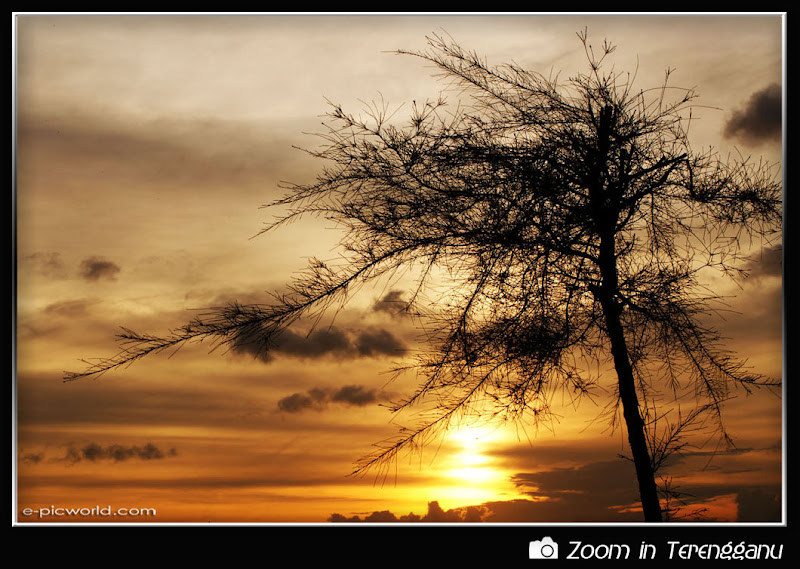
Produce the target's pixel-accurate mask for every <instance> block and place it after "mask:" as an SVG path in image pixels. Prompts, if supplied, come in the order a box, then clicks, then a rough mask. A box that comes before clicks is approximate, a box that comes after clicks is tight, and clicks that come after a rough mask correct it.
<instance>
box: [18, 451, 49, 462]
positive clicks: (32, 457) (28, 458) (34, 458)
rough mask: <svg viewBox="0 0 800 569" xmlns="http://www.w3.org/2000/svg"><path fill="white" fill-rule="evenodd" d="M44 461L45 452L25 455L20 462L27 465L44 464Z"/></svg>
mask: <svg viewBox="0 0 800 569" xmlns="http://www.w3.org/2000/svg"><path fill="white" fill-rule="evenodd" d="M42 459H44V453H43V452H38V453H32V452H31V453H27V454H23V455H22V456H21V457H20V460H22V462H24V463H26V464H39V463H40V462H42Z"/></svg>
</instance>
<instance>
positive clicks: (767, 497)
mask: <svg viewBox="0 0 800 569" xmlns="http://www.w3.org/2000/svg"><path fill="white" fill-rule="evenodd" d="M777 490H778V489H776V488H768V487H767V488H745V489H743V490H740V491H739V493H738V494H737V495H736V505H737V521H740V522H776V521H780V520H781V495H780V492H778V491H777Z"/></svg>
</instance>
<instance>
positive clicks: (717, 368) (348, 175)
mask: <svg viewBox="0 0 800 569" xmlns="http://www.w3.org/2000/svg"><path fill="white" fill-rule="evenodd" d="M578 36H579V39H580V40H581V42H582V44H583V47H584V50H585V53H586V57H587V61H588V64H589V71H588V72H587V73H583V74H578V75H576V76H574V77H572V78H570V79H568V80H566V81H563V82H561V81H560V80H559V79H558V78H554V77H546V76H544V75H541V74H539V73H536V72H531V71H526V70H524V69H522V68H520V67H518V66H517V65H514V64H510V65H501V66H496V67H493V66H489V65H488V64H487V63H486V62H485V61H484V60H482V59H481V58H480V57H478V55H477V54H475V53H474V52H469V51H465V50H464V49H462V48H461V47H459V45H458V44H456V43H455V42H453V41H452V40H450V39H449V38H445V37H442V36H433V37H430V38H428V44H429V48H428V50H427V51H424V52H405V51H401V52H398V53H401V54H406V55H412V56H415V57H419V58H422V59H423V60H425V61H426V62H428V63H432V64H433V65H435V66H436V68H437V69H438V72H440V73H441V75H442V76H443V77H444V78H445V79H447V80H449V81H450V82H451V87H453V88H457V89H458V90H459V91H460V95H461V96H460V99H461V101H460V102H459V104H458V105H457V106H455V107H454V108H451V107H450V106H448V105H447V103H446V101H445V99H444V98H443V97H440V98H439V99H437V100H434V101H428V102H425V103H424V104H418V103H416V102H414V103H413V104H412V105H411V107H410V116H409V117H408V122H407V123H406V124H405V125H404V126H403V127H398V126H393V125H392V124H391V120H392V114H391V113H390V112H389V110H388V108H387V106H386V105H383V104H380V105H379V104H373V105H372V106H370V107H368V108H367V114H366V116H365V117H364V118H362V117H359V116H354V115H351V114H347V113H345V111H344V110H342V109H341V107H339V106H337V105H332V109H331V111H330V113H329V118H330V120H331V124H330V125H328V127H327V128H328V130H327V132H324V133H322V134H320V135H319V136H321V138H322V142H323V143H322V145H321V147H320V148H319V149H318V150H314V151H309V152H310V154H311V155H313V156H315V157H318V158H321V159H323V160H325V161H327V162H328V163H329V165H328V166H327V167H325V168H324V169H323V170H322V172H321V173H320V174H319V175H318V177H317V179H316V181H314V182H313V183H310V184H306V185H294V184H293V185H289V186H287V187H286V188H285V189H287V190H288V193H287V194H286V196H285V197H284V198H283V199H280V200H278V201H276V202H275V203H274V204H273V206H283V207H284V208H285V210H284V214H282V216H281V217H280V218H279V219H278V221H277V222H276V223H274V224H272V225H269V226H267V227H266V228H265V229H264V231H269V230H271V229H273V228H275V227H277V226H280V225H282V224H284V223H287V222H290V221H292V220H294V219H296V218H299V217H301V216H308V215H317V216H323V217H324V218H326V219H328V220H331V221H332V222H334V223H335V224H336V225H337V226H339V227H341V228H343V229H344V232H343V238H342V240H341V242H340V246H341V251H342V256H341V259H340V262H338V263H336V264H330V263H325V262H322V261H318V260H314V261H312V262H311V264H310V265H309V267H308V269H307V271H306V272H304V273H302V274H301V275H300V276H299V277H298V278H297V279H296V280H295V281H294V282H293V283H291V285H290V286H289V289H288V292H284V293H280V294H279V293H276V294H275V295H274V298H273V300H272V302H270V303H266V304H258V305H241V304H237V303H234V304H231V305H229V306H225V307H221V308H215V309H210V310H209V311H208V312H207V313H204V314H202V315H200V316H198V317H196V318H194V319H193V320H191V321H190V322H189V323H187V324H186V325H184V326H183V327H181V328H179V329H176V330H174V331H172V332H170V333H169V334H168V335H166V336H163V337H159V336H151V335H148V334H140V333H136V332H133V331H130V330H125V331H124V333H123V334H122V335H121V336H120V339H121V342H122V344H121V345H122V350H121V351H120V353H118V354H117V355H116V356H114V357H112V358H109V359H102V360H98V361H96V362H95V363H92V364H90V365H89V367H88V368H87V369H86V370H84V371H82V372H78V373H68V374H67V375H66V376H65V379H67V380H72V379H77V378H79V377H84V376H88V375H93V374H99V373H103V372H106V371H108V370H110V369H113V368H116V367H119V366H122V365H126V364H129V363H131V362H133V361H135V360H137V359H139V358H141V357H143V356H145V355H147V354H151V353H154V352H159V351H162V350H165V349H169V348H175V347H179V346H180V345H182V344H184V343H186V342H188V341H192V340H203V339H210V340H211V341H212V342H213V343H214V345H215V346H218V345H227V346H229V347H234V348H236V347H241V346H243V345H245V344H251V343H254V344H255V345H256V347H258V348H259V349H263V350H269V349H270V347H271V346H272V345H274V342H275V341H276V339H277V338H278V337H279V336H280V334H281V332H282V331H283V330H285V329H286V327H287V326H289V325H291V324H292V323H293V322H295V321H297V320H298V319H299V318H301V317H306V316H309V315H312V316H313V315H319V314H321V313H323V312H324V311H325V310H327V309H329V308H330V307H331V306H333V305H335V304H337V303H340V302H344V301H345V300H347V299H348V298H349V297H350V296H351V295H352V294H353V293H354V292H355V291H356V290H357V289H358V287H359V286H360V285H362V284H364V283H366V282H369V281H372V280H374V279H377V278H379V277H382V276H383V275H388V274H392V273H394V272H395V271H397V270H398V269H401V268H408V267H418V268H419V275H420V276H419V280H418V289H417V290H416V292H415V293H414V294H413V295H412V298H411V300H410V301H409V303H408V307H409V309H412V308H414V307H420V304H421V301H420V298H421V296H420V293H421V292H423V291H426V290H429V289H428V287H429V285H430V284H431V283H432V282H433V281H434V280H436V282H440V280H439V279H442V278H446V279H449V280H448V281H447V282H448V284H449V286H447V287H443V288H442V290H444V292H442V293H440V294H439V296H438V298H437V300H436V301H435V303H434V306H432V307H431V308H430V310H429V311H428V312H427V313H426V315H425V318H426V320H425V323H426V330H427V331H428V335H429V337H428V339H429V344H430V348H431V350H430V351H429V352H426V353H424V354H421V355H420V357H419V360H418V361H417V362H416V364H415V365H414V366H413V367H414V368H415V369H417V370H419V371H420V372H421V377H422V381H421V383H420V385H419V386H418V388H417V389H416V391H415V392H414V393H413V394H412V395H411V396H410V397H408V398H407V399H405V400H403V401H401V402H399V403H398V404H397V405H396V406H395V407H394V408H393V409H394V410H395V411H399V410H401V409H405V408H408V407H410V406H412V405H415V404H417V403H419V402H421V401H422V400H423V398H425V399H426V400H427V399H428V398H430V397H435V401H436V408H435V410H434V411H433V414H432V415H431V416H425V420H424V421H423V422H421V423H420V424H419V425H417V426H415V427H413V428H404V429H402V431H401V433H400V434H399V436H398V437H397V438H396V439H392V440H390V441H387V442H386V443H385V444H384V445H383V446H380V447H379V451H378V452H377V453H375V454H374V455H371V456H369V457H367V458H365V459H364V460H363V461H362V462H361V463H360V464H359V466H358V470H357V471H362V470H363V469H367V468H370V467H373V466H377V465H381V464H384V463H385V462H386V461H389V460H391V459H393V458H394V457H395V456H396V454H397V453H398V452H399V451H400V450H401V449H403V448H405V447H408V446H414V445H416V444H422V443H423V442H424V441H425V440H426V437H427V436H428V435H430V434H431V433H434V432H436V431H437V429H441V428H443V427H446V426H447V425H448V424H450V423H451V422H452V421H455V420H458V419H459V418H462V417H464V416H465V415H467V414H469V413H471V412H477V411H478V410H479V411H480V412H481V413H489V414H491V415H493V416H496V417H497V418H500V419H509V418H513V419H522V418H529V419H530V420H531V421H534V422H536V421H540V420H542V419H544V418H545V417H547V416H548V413H549V411H550V402H551V399H552V396H553V394H554V393H555V392H556V391H558V390H565V391H566V392H568V393H571V394H574V396H575V397H576V398H578V400H579V399H580V398H581V397H582V396H583V395H590V394H591V393H592V391H593V388H594V387H595V385H596V384H597V382H598V377H597V375H598V374H590V373H588V372H587V371H586V367H587V366H586V365H585V362H589V361H610V363H611V364H613V369H614V370H615V371H616V377H617V381H616V394H615V395H616V397H614V398H613V401H612V405H611V409H612V411H613V412H616V409H617V408H618V406H621V412H622V416H623V417H624V423H625V427H626V430H627V434H628V441H629V443H630V449H631V453H632V461H633V463H634V464H635V469H636V474H637V478H638V484H639V493H640V497H641V503H642V508H643V512H644V518H645V520H646V521H649V522H650V521H652V522H655V521H661V520H662V506H661V504H660V500H659V493H658V488H657V484H656V481H655V471H656V470H657V468H658V466H659V465H660V464H661V462H662V461H663V459H664V457H665V456H667V455H668V453H669V452H672V451H671V450H670V449H668V448H667V446H668V444H669V442H670V440H671V439H672V438H673V437H674V436H675V429H677V430H678V432H680V425H678V426H674V425H673V426H671V427H670V428H669V429H667V433H666V434H665V435H664V436H663V437H662V438H659V435H658V434H657V433H656V431H655V426H654V425H655V423H656V419H658V417H656V416H655V415H654V409H653V407H652V405H651V403H650V401H654V400H655V398H656V397H658V396H659V394H661V393H662V392H663V393H664V394H665V395H666V396H668V397H670V398H675V399H677V398H678V397H679V395H680V394H681V393H683V392H685V391H686V390H691V391H692V392H693V393H694V395H695V396H696V397H697V398H698V400H699V401H700V406H699V407H698V408H699V409H701V410H702V411H709V412H710V413H711V414H712V415H713V416H714V417H715V418H716V419H720V418H721V405H722V402H723V401H724V400H725V399H726V397H727V396H728V393H729V390H730V389H731V388H732V387H733V386H744V388H746V389H748V390H749V389H751V388H752V387H755V386H759V385H764V384H770V383H771V382H770V381H769V380H767V379H766V378H763V377H761V376H760V375H758V374H755V373H751V372H750V371H748V370H747V369H746V368H745V367H744V365H743V363H742V362H741V361H739V360H738V359H737V358H736V357H735V355H734V354H732V353H729V352H727V351H725V350H723V349H722V348H721V347H720V340H721V337H720V336H719V334H718V333H717V332H716V331H715V330H714V329H712V328H709V327H707V326H706V325H705V324H704V322H706V320H707V318H706V317H707V316H708V315H709V313H710V312H712V311H713V305H712V304H711V302H712V301H713V300H715V298H716V297H714V296H713V295H711V294H710V293H707V292H706V291H705V290H704V289H703V287H702V281H701V275H702V274H703V273H704V272H705V271H706V270H708V269H719V270H721V271H722V272H723V273H725V274H728V275H730V276H734V277H735V276H736V275H737V274H738V271H739V268H738V266H737V262H738V261H740V259H741V252H742V251H743V248H744V247H745V246H746V245H747V241H746V239H751V240H756V241H755V242H756V243H758V240H759V239H760V240H761V243H763V242H764V240H766V239H769V238H770V236H771V235H774V236H778V235H779V231H780V221H781V189H782V188H781V185H780V183H779V181H778V180H777V178H776V175H775V169H774V168H773V167H771V166H770V165H769V164H765V163H762V162H758V163H754V162H752V161H750V160H748V159H732V160H731V159H729V160H721V159H720V158H719V156H718V155H717V154H716V153H715V152H713V151H712V150H710V149H709V150H706V151H703V152H695V151H694V150H692V148H691V147H690V144H689V140H688V131H689V127H690V124H691V116H692V112H691V106H692V104H693V101H694V99H695V93H694V92H693V91H692V90H687V89H676V88H673V87H671V86H670V85H669V71H667V74H666V77H665V80H664V83H663V84H661V85H659V86H658V87H656V88H654V89H646V90H641V89H637V88H636V87H635V86H634V82H635V81H634V79H635V77H633V76H631V75H630V74H623V73H618V72H613V71H606V70H605V67H604V65H603V63H604V61H605V59H606V58H607V56H608V55H609V54H610V53H611V52H612V51H613V50H614V46H612V45H611V44H609V43H607V42H604V43H603V46H602V48H601V50H600V51H599V53H595V51H594V49H593V48H592V46H591V45H590V44H589V42H588V39H587V35H586V32H585V31H584V32H581V33H579V34H578ZM251 347H252V346H251ZM691 416H692V421H695V420H696V418H697V416H696V415H695V414H692V415H691ZM718 426H719V428H720V431H721V432H722V434H723V436H727V435H725V434H724V429H723V428H722V423H721V421H720V422H719V424H718ZM673 450H674V449H673ZM667 497H669V495H667Z"/></svg>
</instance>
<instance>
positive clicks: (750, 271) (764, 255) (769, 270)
mask: <svg viewBox="0 0 800 569" xmlns="http://www.w3.org/2000/svg"><path fill="white" fill-rule="evenodd" d="M745 271H746V272H747V275H748V277H749V278H756V279H757V278H762V277H780V276H782V274H783V246H782V245H775V246H774V247H765V248H764V249H763V250H762V251H761V252H760V253H759V254H757V255H755V256H753V258H752V259H751V260H750V262H749V263H748V264H747V265H746V266H745Z"/></svg>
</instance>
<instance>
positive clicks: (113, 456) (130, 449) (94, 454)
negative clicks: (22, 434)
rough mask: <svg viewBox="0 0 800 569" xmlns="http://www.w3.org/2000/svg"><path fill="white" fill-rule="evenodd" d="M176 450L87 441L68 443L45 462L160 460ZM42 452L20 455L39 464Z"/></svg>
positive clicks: (148, 445)
mask: <svg viewBox="0 0 800 569" xmlns="http://www.w3.org/2000/svg"><path fill="white" fill-rule="evenodd" d="M177 454H178V451H177V450H175V448H174V447H172V448H169V449H167V450H162V449H161V448H159V447H157V446H156V445H154V444H153V443H146V444H145V445H143V446H135V445H134V446H125V445H118V444H112V445H108V446H105V447H104V446H102V445H100V444H98V443H94V442H91V443H87V444H85V445H83V446H75V445H69V446H68V447H67V449H66V450H65V451H64V454H63V455H62V456H57V457H51V458H50V459H48V461H47V462H51V463H53V462H64V463H67V464H75V463H78V462H83V461H88V462H99V461H104V460H105V461H111V462H124V461H126V460H131V459H138V460H161V459H163V458H167V457H173V456H177ZM44 458H45V455H44V453H43V452H39V453H27V454H24V455H22V456H21V460H22V461H23V462H25V463H27V464H39V463H42V462H44Z"/></svg>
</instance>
